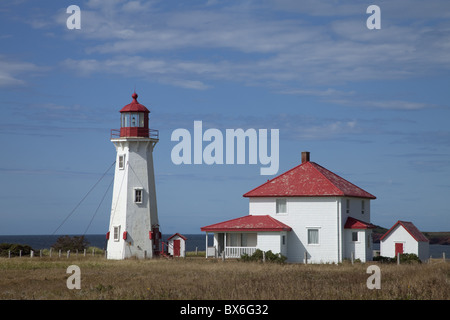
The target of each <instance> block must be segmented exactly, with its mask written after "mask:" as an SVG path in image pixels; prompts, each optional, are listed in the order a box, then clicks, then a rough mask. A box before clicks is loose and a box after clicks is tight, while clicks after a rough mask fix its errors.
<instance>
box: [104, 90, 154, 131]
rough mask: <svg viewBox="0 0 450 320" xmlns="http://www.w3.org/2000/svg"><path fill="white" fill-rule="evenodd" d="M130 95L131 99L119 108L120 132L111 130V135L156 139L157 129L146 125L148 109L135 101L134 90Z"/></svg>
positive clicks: (135, 94) (136, 96)
mask: <svg viewBox="0 0 450 320" xmlns="http://www.w3.org/2000/svg"><path fill="white" fill-rule="evenodd" d="M131 97H132V98H133V101H132V102H131V103H130V104H127V105H126V106H125V107H123V108H122V110H120V114H121V117H120V133H119V130H116V129H113V130H111V138H112V137H113V136H115V137H117V136H120V138H127V137H132V138H135V137H139V138H149V137H150V138H155V139H158V131H157V130H151V129H149V127H148V114H149V113H150V111H149V110H148V109H147V108H146V107H145V106H143V105H142V104H140V103H139V102H138V101H137V98H138V95H137V93H136V92H134V93H133V94H132V95H131Z"/></svg>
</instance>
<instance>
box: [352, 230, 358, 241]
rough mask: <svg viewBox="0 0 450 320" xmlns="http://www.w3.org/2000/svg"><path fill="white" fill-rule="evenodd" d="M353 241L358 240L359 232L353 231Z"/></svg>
mask: <svg viewBox="0 0 450 320" xmlns="http://www.w3.org/2000/svg"><path fill="white" fill-rule="evenodd" d="M352 241H358V232H352Z"/></svg>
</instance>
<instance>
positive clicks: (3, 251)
mask: <svg viewBox="0 0 450 320" xmlns="http://www.w3.org/2000/svg"><path fill="white" fill-rule="evenodd" d="M20 250H22V256H26V255H30V252H31V251H32V250H33V248H31V247H30V246H29V245H26V244H17V243H0V256H1V257H8V255H9V252H11V257H18V256H19V255H20ZM33 251H34V250H33Z"/></svg>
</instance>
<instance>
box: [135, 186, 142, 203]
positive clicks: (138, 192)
mask: <svg viewBox="0 0 450 320" xmlns="http://www.w3.org/2000/svg"><path fill="white" fill-rule="evenodd" d="M134 202H136V203H142V189H141V188H139V189H138V188H136V189H134Z"/></svg>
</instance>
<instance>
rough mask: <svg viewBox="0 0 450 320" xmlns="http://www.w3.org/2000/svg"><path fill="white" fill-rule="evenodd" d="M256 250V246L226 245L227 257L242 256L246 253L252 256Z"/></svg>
mask: <svg viewBox="0 0 450 320" xmlns="http://www.w3.org/2000/svg"><path fill="white" fill-rule="evenodd" d="M255 251H256V247H226V248H225V258H240V257H241V256H242V255H243V254H244V253H246V254H248V255H249V256H251V255H252V254H253V253H254V252H255Z"/></svg>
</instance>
